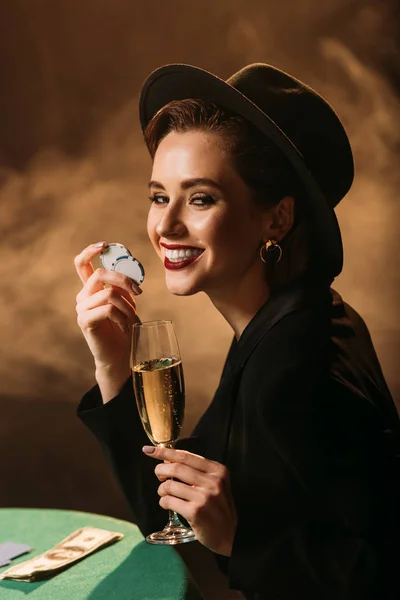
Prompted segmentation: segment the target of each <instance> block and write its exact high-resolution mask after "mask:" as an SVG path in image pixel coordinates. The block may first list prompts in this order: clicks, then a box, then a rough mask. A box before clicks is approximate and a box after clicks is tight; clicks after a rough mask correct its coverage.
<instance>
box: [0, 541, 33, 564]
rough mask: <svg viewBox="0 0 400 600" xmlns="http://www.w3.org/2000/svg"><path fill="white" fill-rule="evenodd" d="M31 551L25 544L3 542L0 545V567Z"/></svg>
mask: <svg viewBox="0 0 400 600" xmlns="http://www.w3.org/2000/svg"><path fill="white" fill-rule="evenodd" d="M30 550H32V548H31V547H30V546H26V545H25V544H16V543H15V542H3V543H2V544H0V566H4V565H6V564H8V563H9V562H10V561H11V560H12V559H13V558H17V556H21V554H25V553H26V552H29V551H30Z"/></svg>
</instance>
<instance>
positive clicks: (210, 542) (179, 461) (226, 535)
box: [143, 446, 237, 556]
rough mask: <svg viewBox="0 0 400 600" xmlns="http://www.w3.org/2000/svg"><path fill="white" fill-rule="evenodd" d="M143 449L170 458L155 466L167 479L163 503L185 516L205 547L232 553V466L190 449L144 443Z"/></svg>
mask: <svg viewBox="0 0 400 600" xmlns="http://www.w3.org/2000/svg"><path fill="white" fill-rule="evenodd" d="M148 450H151V451H152V452H149V451H148ZM143 452H144V453H145V454H147V455H148V456H152V457H153V458H156V459H158V460H164V461H167V462H165V463H160V464H158V465H157V466H156V468H155V474H156V475H157V477H158V479H159V480H160V481H162V482H163V483H162V484H161V485H160V487H159V488H158V493H159V495H160V496H161V498H160V506H162V507H163V508H165V509H169V510H175V511H176V512H177V513H179V514H180V515H182V517H184V518H185V519H186V520H187V521H188V523H190V526H191V527H192V529H193V531H194V532H195V534H196V538H197V539H198V541H199V542H200V543H201V544H203V546H206V547H207V548H209V549H210V550H212V551H213V552H216V553H217V554H221V555H223V556H230V555H231V553H232V545H233V539H234V537H235V531H236V524H237V515H236V508H235V504H234V501H233V497H232V492H231V485H230V477H229V471H228V469H227V468H226V467H225V466H224V465H222V464H220V463H218V462H215V461H213V460H207V459H206V458H204V457H203V456H199V455H198V454H192V453H191V452H187V451H186V450H175V449H172V448H163V447H161V446H158V447H154V446H144V447H143ZM172 477H173V478H174V479H178V480H179V481H174V480H173V479H171V478H172Z"/></svg>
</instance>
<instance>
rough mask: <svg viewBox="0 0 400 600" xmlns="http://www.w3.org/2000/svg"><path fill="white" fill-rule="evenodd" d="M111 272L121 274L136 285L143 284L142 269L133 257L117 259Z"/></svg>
mask: <svg viewBox="0 0 400 600" xmlns="http://www.w3.org/2000/svg"><path fill="white" fill-rule="evenodd" d="M112 270H113V271H117V272H118V273H123V274H124V275H127V277H130V278H131V279H133V281H135V282H136V283H137V284H138V285H140V284H141V283H143V280H144V268H143V265H142V264H140V262H139V261H138V260H137V259H136V258H134V257H133V256H120V257H119V258H117V260H116V263H115V266H114V268H113V269H112Z"/></svg>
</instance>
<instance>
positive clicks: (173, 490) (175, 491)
mask: <svg viewBox="0 0 400 600" xmlns="http://www.w3.org/2000/svg"><path fill="white" fill-rule="evenodd" d="M157 491H158V494H159V495H160V496H161V497H163V496H174V497H175V498H180V499H181V500H187V501H196V502H200V501H201V500H202V499H203V498H204V494H202V493H201V492H200V491H199V488H195V487H193V486H190V485H186V484H185V483H181V482H179V481H173V480H172V479H168V481H165V482H164V483H162V484H161V485H160V486H159V488H158V490H157Z"/></svg>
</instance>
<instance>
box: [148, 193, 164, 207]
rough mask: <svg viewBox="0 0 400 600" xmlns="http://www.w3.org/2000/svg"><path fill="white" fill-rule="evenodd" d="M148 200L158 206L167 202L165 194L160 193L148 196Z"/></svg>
mask: <svg viewBox="0 0 400 600" xmlns="http://www.w3.org/2000/svg"><path fill="white" fill-rule="evenodd" d="M149 200H150V202H151V203H152V204H158V205H160V206H161V205H162V204H165V203H166V202H168V198H167V196H162V195H161V194H159V195H154V196H149Z"/></svg>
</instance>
